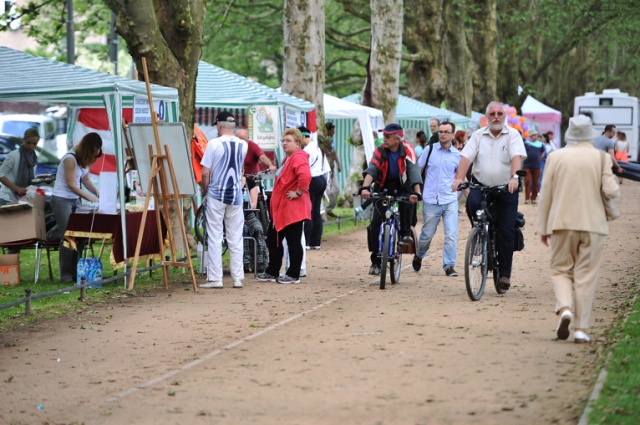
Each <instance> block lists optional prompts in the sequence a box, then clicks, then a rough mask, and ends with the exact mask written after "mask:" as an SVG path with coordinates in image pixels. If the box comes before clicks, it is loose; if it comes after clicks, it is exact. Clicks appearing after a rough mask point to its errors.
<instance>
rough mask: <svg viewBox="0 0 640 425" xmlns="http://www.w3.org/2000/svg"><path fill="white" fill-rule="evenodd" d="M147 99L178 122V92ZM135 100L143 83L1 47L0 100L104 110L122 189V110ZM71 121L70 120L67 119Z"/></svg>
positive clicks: (158, 89)
mask: <svg viewBox="0 0 640 425" xmlns="http://www.w3.org/2000/svg"><path fill="white" fill-rule="evenodd" d="M151 94H152V97H153V99H154V101H155V100H161V101H164V102H166V104H167V114H166V121H169V122H175V121H178V119H179V109H178V90H176V89H175V88H171V87H163V86H159V85H156V84H151ZM138 96H140V97H145V98H146V97H147V86H146V84H145V83H144V82H142V81H136V80H130V79H128V78H124V77H119V76H117V75H111V74H106V73H104V72H99V71H93V70H91V69H87V68H83V67H80V66H75V65H70V64H66V63H62V62H58V61H54V60H49V59H45V58H42V57H39V56H33V55H30V54H28V53H24V52H21V51H18V50H14V49H10V48H8V47H4V46H0V100H4V101H11V102H41V103H45V104H61V103H64V104H67V105H69V106H70V107H72V108H105V109H106V111H107V116H108V118H109V126H110V129H111V134H112V136H113V142H114V145H115V153H116V167H117V174H118V186H119V187H121V188H122V187H124V166H125V160H124V158H125V155H124V143H123V140H124V136H123V133H122V108H123V107H131V106H133V100H134V97H138ZM74 117H75V115H73V116H72V118H74ZM71 121H72V120H71ZM71 126H73V123H71ZM119 193H124V191H119ZM120 208H121V211H124V197H120ZM121 217H122V232H123V237H124V246H125V252H124V254H125V257H126V256H127V252H126V246H127V244H126V237H127V236H126V228H127V226H126V217H125V215H124V214H122V216H121Z"/></svg>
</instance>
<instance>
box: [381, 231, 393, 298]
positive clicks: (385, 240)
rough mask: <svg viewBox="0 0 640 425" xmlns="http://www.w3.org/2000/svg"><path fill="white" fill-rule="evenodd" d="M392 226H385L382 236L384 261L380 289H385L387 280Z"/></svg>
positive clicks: (382, 262) (382, 261) (382, 260)
mask: <svg viewBox="0 0 640 425" xmlns="http://www.w3.org/2000/svg"><path fill="white" fill-rule="evenodd" d="M390 230H391V226H389V225H388V224H385V225H384V227H383V234H382V259H381V263H380V289H384V288H385V283H386V280H387V264H389V242H390V239H391V231H390Z"/></svg>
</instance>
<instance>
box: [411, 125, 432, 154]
mask: <svg viewBox="0 0 640 425" xmlns="http://www.w3.org/2000/svg"><path fill="white" fill-rule="evenodd" d="M428 142H429V141H428V140H427V135H426V133H425V132H424V131H422V130H420V131H418V133H417V134H416V141H415V142H414V144H413V146H414V148H415V149H416V155H418V158H420V155H422V151H424V148H425V147H426V146H427V143H428Z"/></svg>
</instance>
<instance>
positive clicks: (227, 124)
mask: <svg viewBox="0 0 640 425" xmlns="http://www.w3.org/2000/svg"><path fill="white" fill-rule="evenodd" d="M235 127H236V120H235V118H234V116H233V114H231V113H230V112H227V111H222V112H219V113H218V115H217V116H216V128H217V129H218V137H216V138H215V139H211V140H209V143H208V144H207V149H206V150H205V151H204V156H203V157H202V161H201V164H202V181H201V183H200V185H201V191H202V195H203V196H205V197H206V225H207V245H208V247H209V248H208V250H207V281H206V283H203V284H202V285H200V287H201V288H222V287H223V286H224V285H223V283H222V236H223V234H224V237H225V239H226V241H227V247H228V248H229V253H230V256H229V257H230V261H229V269H230V271H231V279H232V280H233V287H234V288H242V280H243V279H244V268H243V259H242V257H243V239H242V234H243V228H244V210H243V206H242V202H243V197H242V186H243V182H242V168H243V164H244V159H245V156H246V155H247V151H248V149H249V147H248V146H247V143H246V142H245V141H244V140H242V139H240V138H238V137H236V136H234V134H233V132H234V129H235Z"/></svg>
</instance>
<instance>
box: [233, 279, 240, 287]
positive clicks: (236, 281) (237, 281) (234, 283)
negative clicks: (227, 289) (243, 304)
mask: <svg viewBox="0 0 640 425" xmlns="http://www.w3.org/2000/svg"><path fill="white" fill-rule="evenodd" d="M233 287H234V288H242V281H241V280H234V281H233Z"/></svg>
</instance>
